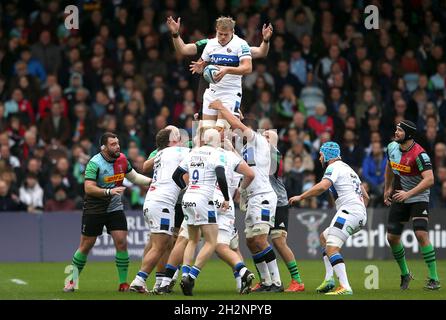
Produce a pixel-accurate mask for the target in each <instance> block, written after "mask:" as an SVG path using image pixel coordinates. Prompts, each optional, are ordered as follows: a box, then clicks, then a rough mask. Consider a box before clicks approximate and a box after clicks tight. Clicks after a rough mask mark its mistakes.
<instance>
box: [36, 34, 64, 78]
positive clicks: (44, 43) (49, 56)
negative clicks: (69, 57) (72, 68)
mask: <svg viewBox="0 0 446 320" xmlns="http://www.w3.org/2000/svg"><path fill="white" fill-rule="evenodd" d="M53 30H55V29H53ZM31 51H32V56H33V57H34V58H36V59H37V60H39V61H40V63H41V64H42V65H43V67H44V68H45V71H46V73H47V74H48V73H54V74H57V72H58V71H59V67H60V65H61V61H62V55H61V51H60V47H59V46H58V45H55V44H53V43H51V34H50V32H49V31H46V30H44V31H42V32H41V33H40V37H39V42H38V43H36V44H34V45H32V46H31Z"/></svg>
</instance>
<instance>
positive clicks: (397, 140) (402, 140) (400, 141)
mask: <svg viewBox="0 0 446 320" xmlns="http://www.w3.org/2000/svg"><path fill="white" fill-rule="evenodd" d="M395 142H398V143H403V142H404V137H402V138H401V137H400V138H397V137H395Z"/></svg>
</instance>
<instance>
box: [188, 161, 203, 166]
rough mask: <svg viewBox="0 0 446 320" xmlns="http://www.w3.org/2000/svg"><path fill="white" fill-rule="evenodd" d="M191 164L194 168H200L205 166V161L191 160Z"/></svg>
mask: <svg viewBox="0 0 446 320" xmlns="http://www.w3.org/2000/svg"><path fill="white" fill-rule="evenodd" d="M190 166H191V167H193V168H200V167H202V168H204V162H203V161H201V162H191V163H190Z"/></svg>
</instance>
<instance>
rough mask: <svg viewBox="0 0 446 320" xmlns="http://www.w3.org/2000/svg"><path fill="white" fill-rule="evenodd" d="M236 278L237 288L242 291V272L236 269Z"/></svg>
mask: <svg viewBox="0 0 446 320" xmlns="http://www.w3.org/2000/svg"><path fill="white" fill-rule="evenodd" d="M234 278H235V285H236V287H237V290H238V291H240V289H241V288H242V277H240V273H238V271H234Z"/></svg>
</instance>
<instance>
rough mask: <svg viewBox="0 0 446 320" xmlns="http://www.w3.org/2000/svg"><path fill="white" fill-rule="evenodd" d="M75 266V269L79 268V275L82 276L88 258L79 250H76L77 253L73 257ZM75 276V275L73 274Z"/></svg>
mask: <svg viewBox="0 0 446 320" xmlns="http://www.w3.org/2000/svg"><path fill="white" fill-rule="evenodd" d="M71 263H72V264H73V268H74V267H75V268H77V270H78V275H80V274H81V271H82V269H84V267H85V264H86V263H87V256H86V255H85V254H83V253H82V252H80V251H79V250H76V252H75V253H74V255H73V259H72V261H71ZM72 275H73V273H72Z"/></svg>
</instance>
